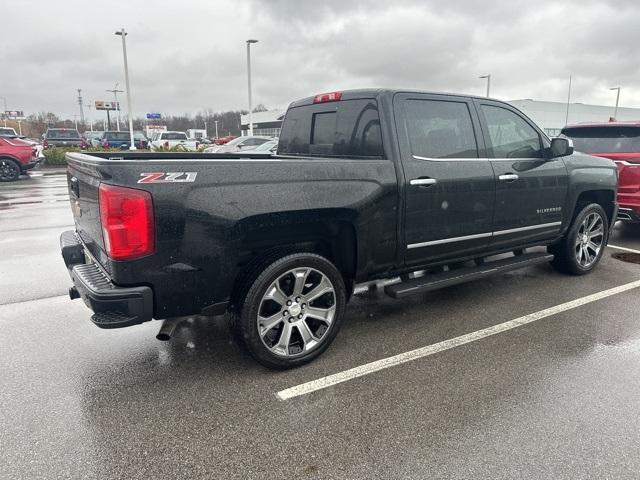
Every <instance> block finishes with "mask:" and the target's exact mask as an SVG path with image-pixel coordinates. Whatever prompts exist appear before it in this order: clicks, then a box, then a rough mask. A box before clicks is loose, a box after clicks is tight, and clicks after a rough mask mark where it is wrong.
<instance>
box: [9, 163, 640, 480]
mask: <svg viewBox="0 0 640 480" xmlns="http://www.w3.org/2000/svg"><path fill="white" fill-rule="evenodd" d="M71 227H72V216H71V212H70V209H69V203H68V198H67V192H66V177H65V176H64V175H62V174H57V173H56V172H54V171H47V170H40V171H36V172H34V173H33V174H32V176H31V177H30V178H28V177H22V178H21V180H20V181H19V182H16V183H13V184H3V185H0V478H2V479H4V478H7V479H39V478H42V479H45V478H46V479H49V478H56V479H58V478H82V479H93V478H95V479H105V478H122V479H125V478H126V479H131V478H141V479H142V478H143V479H151V478H176V479H182V478H214V479H218V478H219V479H232V478H243V479H245V478H272V479H279V478H318V479H320V478H321V479H329V478H354V479H356V478H357V479H360V478H367V479H369V478H385V479H387V478H416V479H423V478H474V479H476V478H491V479H501V478H505V479H507V478H509V479H511V478H536V479H537V478H554V479H564V478H571V479H574V478H580V479H585V478H599V479H600V478H610V479H614V478H638V477H640V416H639V411H640V314H639V313H638V312H639V311H640V282H639V280H640V265H637V264H632V263H625V262H622V261H620V260H617V259H615V258H612V256H611V255H612V254H613V253H616V252H624V250H621V249H619V248H612V247H609V248H607V250H606V252H605V255H604V258H603V260H602V262H601V264H600V266H599V268H598V269H597V270H596V271H595V272H594V273H593V274H591V275H588V276H585V277H567V276H563V275H560V274H558V273H556V272H555V271H553V270H552V269H551V267H550V266H547V265H543V266H538V267H534V268H529V269H526V270H522V271H517V272H514V273H510V274H505V275H501V276H498V277H494V278H491V279H487V280H485V281H482V282H475V283H469V284H465V285H460V286H456V287H451V288H447V289H445V290H441V291H437V292H433V293H429V294H425V295H422V296H417V297H415V298H410V299H408V300H403V301H397V300H392V299H390V298H388V297H385V296H384V295H383V294H381V293H377V292H375V291H374V292H366V293H363V294H361V295H357V296H356V297H355V298H354V299H353V300H352V302H351V303H350V304H349V307H348V313H347V319H346V322H345V325H344V327H343V329H342V331H341V332H340V334H339V335H338V337H337V339H336V341H335V342H334V344H333V345H332V346H331V348H330V349H329V350H328V351H327V352H326V353H325V354H324V355H323V356H322V357H320V358H319V359H318V360H316V361H315V362H314V363H312V364H310V365H307V366H305V367H302V368H299V369H296V370H290V371H286V372H273V371H269V370H266V369H264V368H263V367H261V366H259V365H258V364H256V363H255V362H254V361H252V360H251V359H250V358H249V357H248V356H247V355H246V354H244V352H242V351H241V350H240V349H239V347H238V346H237V345H236V344H235V343H234V342H233V340H232V339H231V337H230V335H229V333H228V329H227V326H226V323H225V319H224V318H223V317H219V318H215V319H208V318H193V319H189V320H187V321H185V322H184V323H183V324H182V325H181V327H180V328H179V330H178V331H177V334H176V335H175V337H174V338H173V339H172V340H171V341H170V342H159V341H157V340H156V339H155V334H156V333H157V330H158V328H159V326H160V322H149V323H146V324H144V325H140V326H136V327H131V328H127V329H121V330H111V331H108V330H100V329H98V328H97V327H95V326H94V325H93V324H92V323H91V322H90V321H89V316H90V312H89V310H88V309H87V308H86V307H85V306H84V304H83V303H82V302H81V301H79V300H75V301H70V300H69V299H68V297H67V296H66V292H67V289H68V286H69V284H70V281H69V278H68V275H67V272H66V269H65V267H64V264H63V262H62V258H61V256H60V252H59V247H58V237H59V234H60V233H61V232H62V231H64V230H67V229H69V228H71ZM610 244H612V245H615V246H616V247H622V248H626V249H630V250H637V251H640V228H632V227H630V226H624V225H620V224H618V225H617V226H616V228H615V231H614V232H613V235H612V238H611V240H610ZM634 282H635V283H634ZM617 287H620V288H617ZM602 292H604V293H602ZM576 300H578V301H577V302H573V301H576ZM568 302H573V303H568ZM540 312H542V313H540ZM513 320H516V322H513ZM508 322H510V323H508ZM504 325H506V327H503V326H504ZM492 327H493V328H492ZM500 329H503V330H504V331H500ZM465 335H466V337H463V340H464V341H462V340H455V339H457V338H458V337H461V336H465ZM452 339H454V340H452ZM423 347H428V348H426V349H425V348H423ZM405 352H413V353H410V354H407V355H405V356H400V357H398V355H401V354H403V353H405ZM385 359H389V360H385ZM381 360H382V362H380V361H381ZM371 362H377V363H373V364H371ZM384 362H387V363H384ZM388 362H395V363H396V364H395V365H392V366H389V364H388ZM368 364H371V365H368ZM354 368H355V369H356V370H350V369H354ZM336 374H337V375H338V376H335V375H336ZM325 377H328V378H325ZM308 382H311V383H308ZM332 383H333V384H332ZM283 398H284V399H283Z"/></svg>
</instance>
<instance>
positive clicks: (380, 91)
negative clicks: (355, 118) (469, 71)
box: [289, 88, 513, 108]
mask: <svg viewBox="0 0 640 480" xmlns="http://www.w3.org/2000/svg"><path fill="white" fill-rule="evenodd" d="M336 92H340V93H341V94H342V97H341V98H340V101H341V100H356V99H360V98H377V97H381V96H389V97H392V96H393V95H395V94H397V93H408V94H424V95H439V96H443V97H459V98H475V99H478V100H491V101H494V102H499V103H504V104H505V105H509V106H511V107H512V108H513V106H512V105H510V104H509V103H508V102H505V101H503V100H498V99H496V98H487V97H481V96H478V95H469V94H466V93H452V92H430V91H426V90H412V89H392V88H358V89H351V90H334V91H333V92H332V91H328V92H327V91H325V92H318V93H316V94H314V95H311V96H310V97H305V98H301V99H300V100H295V101H293V102H291V103H290V104H289V108H292V107H300V106H303V105H312V104H313V100H314V98H316V97H317V96H318V95H324V94H327V93H336ZM327 103H330V102H327Z"/></svg>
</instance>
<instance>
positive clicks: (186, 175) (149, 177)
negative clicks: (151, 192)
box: [138, 172, 198, 183]
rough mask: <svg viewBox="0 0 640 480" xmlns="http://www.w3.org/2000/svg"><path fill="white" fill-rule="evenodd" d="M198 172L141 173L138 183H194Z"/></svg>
mask: <svg viewBox="0 0 640 480" xmlns="http://www.w3.org/2000/svg"><path fill="white" fill-rule="evenodd" d="M197 175H198V172H152V173H141V174H140V177H141V178H140V180H138V183H184V182H195V181H196V176H197Z"/></svg>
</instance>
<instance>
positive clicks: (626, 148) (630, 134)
mask: <svg viewBox="0 0 640 480" xmlns="http://www.w3.org/2000/svg"><path fill="white" fill-rule="evenodd" d="M562 134H563V135H564V136H565V137H569V138H571V139H572V140H573V146H574V148H575V149H576V150H578V151H579V152H584V153H638V152H640V128H638V127H633V126H624V127H577V128H565V129H563V130H562Z"/></svg>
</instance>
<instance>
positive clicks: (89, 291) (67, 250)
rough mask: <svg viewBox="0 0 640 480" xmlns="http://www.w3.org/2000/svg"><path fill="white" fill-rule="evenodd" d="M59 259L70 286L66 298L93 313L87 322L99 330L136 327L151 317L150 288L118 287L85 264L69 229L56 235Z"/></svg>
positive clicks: (79, 244)
mask: <svg viewBox="0 0 640 480" xmlns="http://www.w3.org/2000/svg"><path fill="white" fill-rule="evenodd" d="M60 249H61V250H62V258H63V259H64V263H65V265H66V266H67V269H68V270H69V275H70V276H71V280H72V281H73V287H71V288H70V289H69V296H70V297H71V298H72V299H74V298H82V300H83V301H84V303H85V304H86V305H87V306H88V307H89V308H90V309H91V310H93V312H94V314H93V315H92V317H91V321H92V322H93V323H94V324H96V325H97V326H98V327H100V328H121V327H129V326H131V325H137V324H139V323H142V322H146V321H148V320H151V319H152V318H153V292H152V290H151V288H150V287H146V286H141V287H119V286H117V285H114V284H113V283H112V282H111V279H110V278H109V276H108V275H107V274H106V273H105V272H104V271H103V270H102V269H101V268H100V267H99V266H98V265H96V264H95V263H86V262H85V253H84V246H83V245H82V243H81V242H80V241H79V240H78V238H77V236H76V234H75V232H74V231H73V230H69V231H66V232H64V233H62V235H60Z"/></svg>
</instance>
